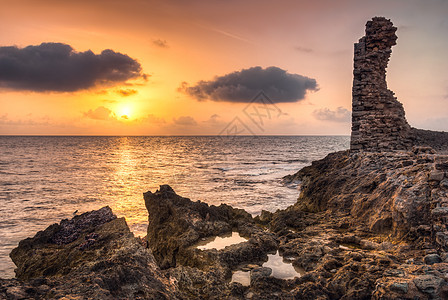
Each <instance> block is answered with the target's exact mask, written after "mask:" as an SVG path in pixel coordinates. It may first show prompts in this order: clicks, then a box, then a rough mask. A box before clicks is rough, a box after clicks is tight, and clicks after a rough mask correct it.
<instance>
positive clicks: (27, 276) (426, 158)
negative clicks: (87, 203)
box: [0, 18, 448, 299]
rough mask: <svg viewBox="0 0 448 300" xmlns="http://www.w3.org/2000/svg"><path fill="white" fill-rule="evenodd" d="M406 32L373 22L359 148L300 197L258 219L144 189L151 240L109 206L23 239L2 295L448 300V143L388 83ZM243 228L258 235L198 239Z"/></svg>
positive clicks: (328, 167) (360, 66)
mask: <svg viewBox="0 0 448 300" xmlns="http://www.w3.org/2000/svg"><path fill="white" fill-rule="evenodd" d="M395 30H396V28H394V27H393V26H392V23H391V22H390V21H389V20H386V19H384V18H374V19H373V20H372V21H369V22H368V23H367V29H366V37H364V38H362V39H361V40H360V42H359V43H358V44H357V45H356V47H355V71H354V75H355V82H354V93H353V97H354V99H353V101H354V108H353V112H354V116H353V131H352V143H351V149H350V150H347V151H341V152H336V153H331V154H329V155H328V156H327V157H325V158H324V159H322V160H319V161H315V162H313V163H312V165H311V166H308V167H305V168H303V169H302V170H300V171H299V172H297V173H296V174H293V175H290V176H286V177H285V178H284V180H285V182H292V181H297V182H300V187H301V190H300V195H299V198H298V201H297V203H296V204H295V205H293V206H291V207H289V208H287V209H285V210H279V211H277V212H275V213H271V212H267V211H263V212H262V213H261V215H260V216H257V217H252V216H251V215H250V214H249V213H247V212H245V211H244V210H241V209H236V208H233V207H231V206H228V205H225V204H222V205H220V206H213V205H212V206H209V205H208V204H206V203H203V202H200V201H196V202H194V201H191V200H190V199H188V198H184V197H182V196H180V195H177V194H176V192H175V191H174V190H173V189H172V188H171V187H170V186H168V185H161V186H160V189H159V190H157V191H155V192H147V193H144V201H145V205H146V208H147V210H148V221H149V225H148V231H147V236H146V237H145V238H144V239H140V238H136V237H134V235H133V234H132V232H131V231H130V230H129V227H128V226H127V224H126V221H125V220H124V218H117V217H116V216H115V215H114V214H113V212H112V211H111V209H110V208H109V207H104V208H101V209H100V210H96V211H92V212H88V213H85V214H82V215H80V216H75V217H74V218H73V219H71V220H62V221H61V222H60V223H59V224H54V225H51V226H49V227H48V228H47V229H46V230H44V231H41V232H38V233H37V234H36V235H35V236H34V237H33V238H28V239H25V240H23V241H21V242H20V243H19V245H18V247H17V248H16V249H14V250H13V251H12V252H11V255H10V256H11V258H12V260H13V261H14V263H15V264H16V266H17V269H16V277H17V279H0V298H4V299H448V282H447V281H448V227H447V220H448V219H447V218H448V155H444V153H446V150H447V149H448V147H447V145H448V138H447V134H445V133H443V132H430V131H423V130H417V129H414V128H411V127H410V126H409V125H408V124H407V122H406V120H405V118H404V110H403V108H402V105H401V103H399V102H398V101H397V100H396V99H395V98H394V97H393V93H392V92H391V91H389V90H387V86H386V84H385V81H384V83H383V82H382V80H383V79H384V80H385V68H386V66H387V62H388V59H389V56H390V52H391V50H390V47H391V46H393V45H394V44H395V41H396V36H395ZM378 57H379V58H378ZM373 58H378V61H377V62H378V63H377V64H375V63H373V65H369V64H368V63H369V62H371V61H374V59H373ZM369 66H370V67H369ZM372 72H373V73H372ZM375 89H377V90H375ZM375 95H376V96H375ZM375 101H377V102H378V103H376V102H375ZM375 103H376V104H375ZM373 104H375V105H373ZM378 120H380V121H378ZM416 132H417V133H418V134H416ZM434 149H436V150H437V151H438V152H436V150H434ZM232 232H237V233H238V234H239V235H240V236H242V237H244V238H246V241H244V242H241V243H237V244H233V245H229V246H227V247H225V248H223V249H221V250H216V249H205V250H201V249H198V247H197V243H198V242H200V241H202V240H204V239H206V238H208V237H214V236H219V235H221V234H225V233H227V234H228V233H232ZM277 252H278V253H279V254H280V255H281V256H282V257H283V258H284V260H285V261H287V262H289V263H291V264H292V265H293V266H294V267H296V268H297V269H300V270H301V273H300V274H297V276H295V277H294V278H292V279H290V278H289V279H283V278H280V277H279V276H273V270H272V268H269V267H266V264H265V263H266V262H267V261H268V259H269V255H273V254H274V253H277ZM236 272H243V273H244V274H246V275H247V278H248V283H247V284H243V283H242V282H239V281H237V280H232V278H233V276H234V275H235V274H236Z"/></svg>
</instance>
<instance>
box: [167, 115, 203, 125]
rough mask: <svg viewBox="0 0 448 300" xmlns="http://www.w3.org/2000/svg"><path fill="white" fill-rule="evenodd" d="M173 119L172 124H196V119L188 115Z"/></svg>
mask: <svg viewBox="0 0 448 300" xmlns="http://www.w3.org/2000/svg"><path fill="white" fill-rule="evenodd" d="M173 121H174V124H176V125H180V126H195V125H197V124H198V123H197V122H196V120H195V119H193V118H192V117H190V116H181V117H179V118H177V119H176V118H174V119H173Z"/></svg>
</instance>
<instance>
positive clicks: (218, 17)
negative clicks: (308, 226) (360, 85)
mask: <svg viewBox="0 0 448 300" xmlns="http://www.w3.org/2000/svg"><path fill="white" fill-rule="evenodd" d="M160 2H161V3H159V2H158V1H144V0H131V1H115V0H108V1H105V0H104V1H103V0H101V1H87V0H78V1H71V2H68V1H56V0H39V1H37V0H36V1H32V0H15V1H6V0H0V5H1V7H2V9H1V10H0V28H1V29H0V33H1V34H0V47H6V46H17V47H19V48H23V47H26V46H29V45H34V46H38V45H40V44H41V43H48V42H53V43H63V44H67V45H70V46H71V47H72V48H73V49H74V50H75V51H77V52H85V51H87V50H89V49H90V50H92V51H93V52H94V53H95V54H97V55H100V53H101V52H102V51H103V50H105V49H111V50H113V51H114V52H119V53H122V54H125V55H127V56H129V57H130V58H131V59H133V60H135V61H137V62H138V63H139V64H140V65H141V69H142V71H141V74H147V75H148V77H147V80H144V78H142V76H140V77H138V78H133V79H132V78H131V79H129V80H126V81H120V82H118V81H117V82H108V83H107V84H104V83H100V82H96V83H95V84H94V85H92V86H90V87H88V88H79V89H77V90H75V91H65V92H64V91H62V92H61V91H52V90H45V88H43V90H39V91H36V90H33V89H31V90H30V89H29V88H28V89H25V88H17V87H14V88H11V86H10V85H3V87H2V85H1V78H2V72H4V73H5V72H7V71H5V69H3V70H2V69H0V134H42V135H44V134H45V135H46V134H50V135H52V134H69V135H71V134H82V135H84V134H85V135H185V134H192V135H196V134H206V135H215V134H222V133H223V132H226V129H228V128H229V124H230V125H232V124H235V120H237V122H239V126H240V127H239V128H243V129H244V130H246V132H245V133H246V134H296V135H301V134H350V121H349V110H350V109H351V84H352V65H353V62H352V57H353V43H355V42H356V41H357V40H358V39H359V38H360V37H361V36H363V34H364V24H365V23H366V21H367V20H369V19H371V18H372V17H373V16H376V15H378V16H385V17H387V18H390V19H391V20H392V22H393V23H394V24H395V25H396V26H397V27H398V31H397V35H398V37H399V38H398V45H397V46H395V47H394V48H393V54H392V57H391V61H390V64H389V68H388V85H389V88H390V89H391V90H393V91H394V92H395V93H396V96H397V97H398V99H399V101H401V102H402V103H403V104H404V106H405V109H406V114H407V118H408V121H409V122H410V123H411V125H413V126H416V127H420V128H427V129H436V130H445V131H448V117H447V116H448V73H447V72H446V70H447V69H448V56H447V55H446V51H447V50H446V49H448V38H447V37H448V19H447V18H446V16H447V15H448V1H443V0H429V1H415V0H387V1H386V0H381V1H359V0H351V1H345V0H344V1H330V0H328V1H236V0H230V1H217V0H211V1H163V2H162V1H160ZM0 63H1V60H0ZM0 65H1V64H0ZM256 66H260V67H262V68H263V70H265V69H266V68H268V67H270V66H274V67H277V68H280V69H282V70H285V71H287V72H288V74H298V75H301V76H305V77H308V78H311V79H315V80H316V82H317V85H318V90H317V89H316V90H307V92H306V94H305V97H304V99H298V100H297V101H295V102H290V103H276V104H275V106H274V108H275V110H276V111H275V112H276V113H275V114H272V115H269V116H266V114H265V117H264V118H263V121H262V124H260V123H258V124H256V123H254V122H253V120H251V119H250V113H249V114H248V112H249V111H251V110H253V109H254V108H256V107H254V106H253V105H252V106H251V105H250V104H248V103H240V102H237V101H233V102H231V101H216V99H215V101H214V100H207V99H203V100H201V101H199V100H198V99H195V98H194V97H193V96H192V95H191V94H188V93H186V92H185V90H182V89H180V87H181V86H182V83H183V82H186V83H187V85H188V86H194V85H195V84H196V83H197V82H199V81H201V80H204V81H210V80H213V79H214V78H215V76H224V75H226V74H229V73H232V72H236V71H241V70H243V69H250V68H253V67H256ZM253 96H255V95H253ZM268 96H269V95H268ZM224 100H225V99H224ZM272 101H274V102H276V99H272ZM248 105H249V106H248ZM272 111H273V110H272ZM259 112H260V111H259ZM277 112H280V113H277ZM265 113H266V112H265ZM232 122H233V123H232ZM241 126H242V127H241Z"/></svg>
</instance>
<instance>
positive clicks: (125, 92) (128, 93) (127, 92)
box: [117, 89, 138, 97]
mask: <svg viewBox="0 0 448 300" xmlns="http://www.w3.org/2000/svg"><path fill="white" fill-rule="evenodd" d="M117 93H118V94H120V95H121V96H123V97H127V96H132V95H135V94H137V93H138V92H137V90H134V89H120V90H117Z"/></svg>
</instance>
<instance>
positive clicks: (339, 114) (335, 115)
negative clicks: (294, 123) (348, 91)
mask: <svg viewBox="0 0 448 300" xmlns="http://www.w3.org/2000/svg"><path fill="white" fill-rule="evenodd" d="M313 116H314V117H315V118H316V119H318V120H321V121H332V122H350V118H351V112H350V111H349V110H347V109H345V108H343V107H341V106H340V107H338V108H337V109H336V110H331V109H329V108H327V107H325V108H321V109H317V110H315V111H313Z"/></svg>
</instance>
